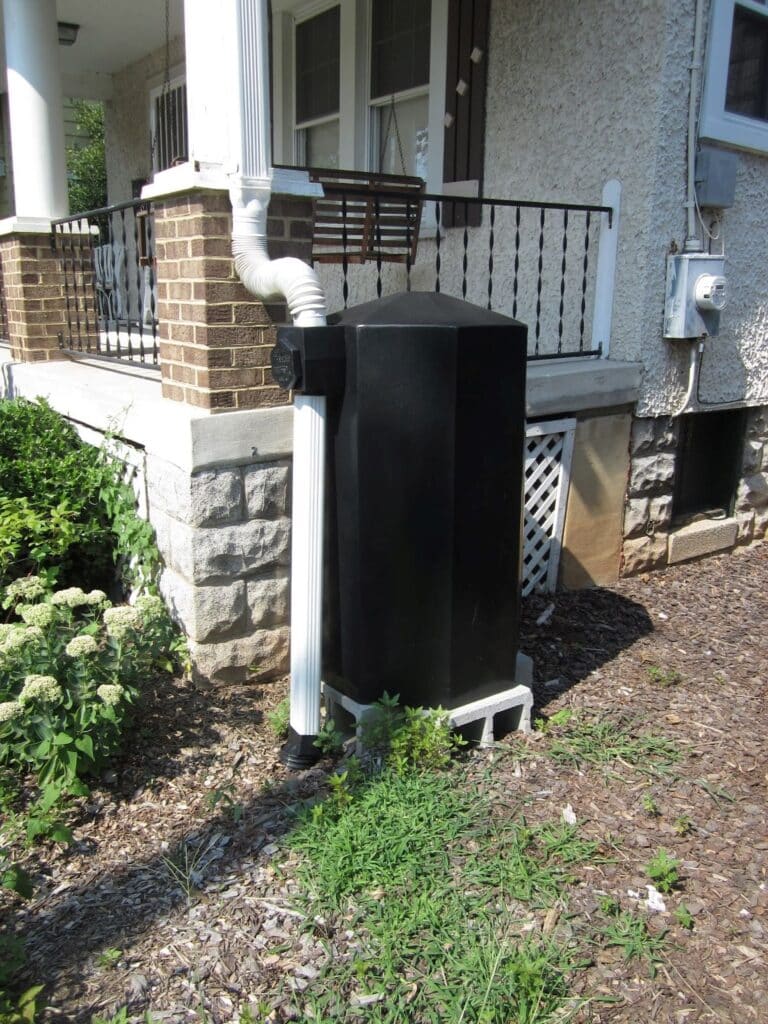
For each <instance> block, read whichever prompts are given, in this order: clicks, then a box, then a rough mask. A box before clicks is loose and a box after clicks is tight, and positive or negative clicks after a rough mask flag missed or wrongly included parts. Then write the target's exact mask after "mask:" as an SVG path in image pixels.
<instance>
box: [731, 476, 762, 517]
mask: <svg viewBox="0 0 768 1024" xmlns="http://www.w3.org/2000/svg"><path fill="white" fill-rule="evenodd" d="M764 505H768V473H754V474H753V475H752V476H748V477H745V478H744V479H743V480H742V481H741V483H740V484H739V489H738V491H737V494H736V509H737V510H738V511H739V512H748V511H749V510H750V509H754V508H763V506H764Z"/></svg>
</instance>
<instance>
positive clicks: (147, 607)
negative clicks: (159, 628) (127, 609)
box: [134, 594, 165, 621]
mask: <svg viewBox="0 0 768 1024" xmlns="http://www.w3.org/2000/svg"><path fill="white" fill-rule="evenodd" d="M134 607H135V608H138V610H139V611H140V612H141V614H142V615H143V616H144V618H145V619H148V620H150V621H151V620H152V619H159V618H163V617H164V616H165V605H164V604H163V599H162V597H158V596H157V594H142V595H141V597H137V598H136V604H135V605H134Z"/></svg>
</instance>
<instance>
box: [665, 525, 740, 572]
mask: <svg viewBox="0 0 768 1024" xmlns="http://www.w3.org/2000/svg"><path fill="white" fill-rule="evenodd" d="M738 531H739V526H738V523H737V522H736V520H735V519H702V520H700V521H699V522H696V523H688V524H687V525H686V526H681V527H679V528H678V529H676V530H673V531H671V532H670V534H669V543H668V547H667V561H668V562H669V563H670V565H673V564H674V563H675V562H687V561H688V559H689V558H701V556H702V555H711V554H713V553H714V552H715V551H725V550H727V549H728V548H732V547H733V545H734V544H735V543H736V536H737V534H738Z"/></svg>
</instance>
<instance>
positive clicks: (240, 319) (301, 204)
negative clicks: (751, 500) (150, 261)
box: [155, 190, 312, 412]
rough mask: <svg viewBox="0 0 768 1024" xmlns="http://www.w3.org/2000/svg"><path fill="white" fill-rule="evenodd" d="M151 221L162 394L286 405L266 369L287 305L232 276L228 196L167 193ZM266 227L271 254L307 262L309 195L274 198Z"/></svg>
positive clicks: (210, 405)
mask: <svg viewBox="0 0 768 1024" xmlns="http://www.w3.org/2000/svg"><path fill="white" fill-rule="evenodd" d="M155 225H156V228H155V230H156V248H157V282H158V317H159V320H160V368H161V373H162V386H163V396H164V397H165V398H171V399H174V400H176V401H179V402H186V403H187V404H189V405H195V406H198V407H200V408H203V409H210V410H212V411H213V412H221V411H233V410H236V409H254V408H261V407H267V406H275V405H285V404H286V403H287V402H288V401H289V395H288V394H287V392H285V391H282V390H281V389H280V388H278V387H276V386H275V385H274V384H273V383H272V379H271V375H270V370H269V356H270V351H271V349H272V346H273V345H274V342H275V332H274V326H273V323H274V322H282V321H284V320H285V310H284V307H280V306H278V307H274V306H271V307H268V306H265V305H264V303H262V302H260V301H259V300H258V299H255V298H254V297H253V295H251V294H250V292H248V291H246V289H245V288H244V287H243V285H242V284H241V283H240V281H239V279H238V277H237V275H236V273H235V268H234V261H233V259H232V255H231V245H232V210H231V206H230V202H229V196H228V195H227V193H226V192H217V191H209V190H205V191H199V192H196V193H194V194H193V195H191V196H183V197H172V198H168V199H166V200H164V201H162V202H161V203H158V205H157V207H156V217H155ZM268 231H269V238H270V242H269V252H270V256H272V257H279V256H288V255H291V256H298V257H299V258H300V259H305V260H308V259H309V255H310V252H311V236H312V203H311V201H308V200H306V199H295V198H292V197H278V198H277V199H273V200H272V202H271V203H270V207H269V226H268ZM273 236H274V238H275V241H274V242H273V241H272V238H273Z"/></svg>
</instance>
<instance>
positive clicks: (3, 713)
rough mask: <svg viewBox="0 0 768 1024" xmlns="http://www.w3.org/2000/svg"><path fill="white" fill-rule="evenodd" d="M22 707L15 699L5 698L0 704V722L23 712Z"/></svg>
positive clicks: (9, 719) (8, 720)
mask: <svg viewBox="0 0 768 1024" xmlns="http://www.w3.org/2000/svg"><path fill="white" fill-rule="evenodd" d="M23 712H24V709H23V708H22V706H21V704H19V703H18V701H15V700H5V701H3V702H2V703H1V704H0V722H10V721H11V719H12V718H18V717H19V715H21V714H23Z"/></svg>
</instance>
